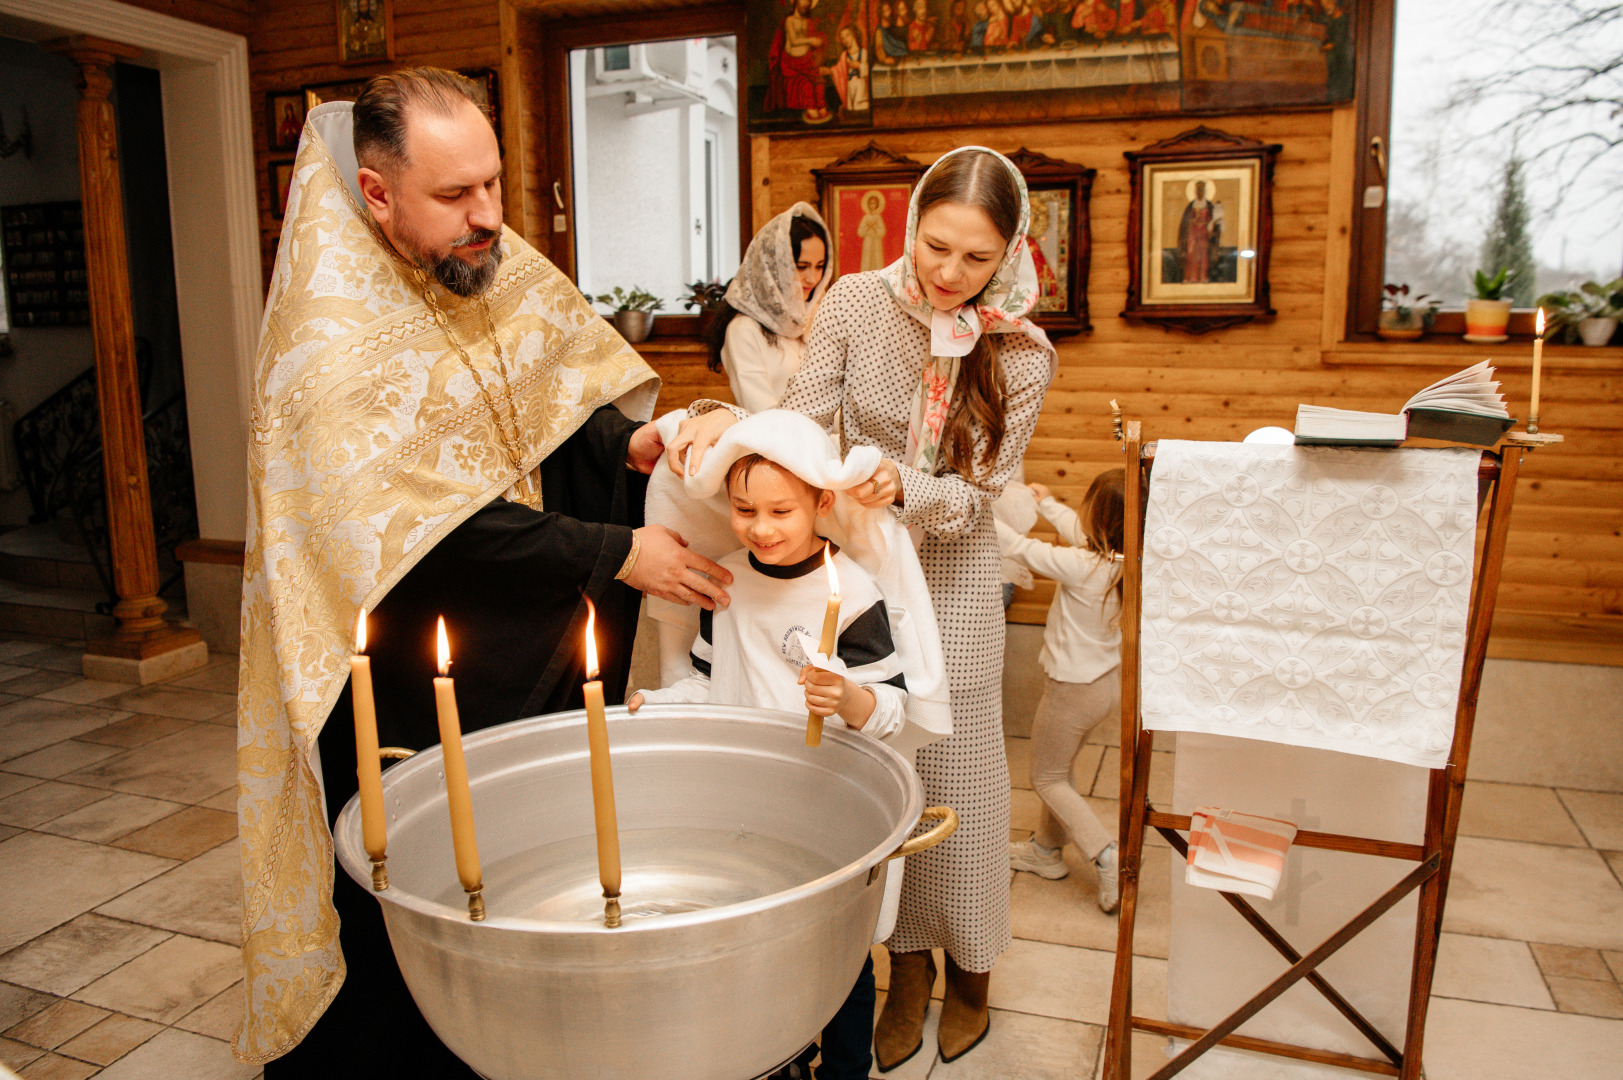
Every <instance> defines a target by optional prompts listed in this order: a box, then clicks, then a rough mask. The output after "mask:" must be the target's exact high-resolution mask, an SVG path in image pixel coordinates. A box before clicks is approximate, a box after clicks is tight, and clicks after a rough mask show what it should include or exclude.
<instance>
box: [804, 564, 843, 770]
mask: <svg viewBox="0 0 1623 1080" xmlns="http://www.w3.org/2000/svg"><path fill="white" fill-rule="evenodd" d="M823 565H824V566H826V567H827V568H828V608H827V609H826V610H825V611H824V612H823V636H822V638H821V639H820V640H819V641H818V642H817V649H818V651H819V652H821V653H822V654H823V655H824V656H829V657H832V656H833V655H834V642H835V640H836V639H837V638H838V636H839V632H840V575H839V574H837V573H835V572H834V545H833V544H830V543H829V542H828V541H827V540H824V541H823ZM822 741H823V718H822V717H821V716H818V715H817V714H816V713H814V712H810V711H808V712H807V713H806V745H807V746H817V745H819V744H821V743H822Z"/></svg>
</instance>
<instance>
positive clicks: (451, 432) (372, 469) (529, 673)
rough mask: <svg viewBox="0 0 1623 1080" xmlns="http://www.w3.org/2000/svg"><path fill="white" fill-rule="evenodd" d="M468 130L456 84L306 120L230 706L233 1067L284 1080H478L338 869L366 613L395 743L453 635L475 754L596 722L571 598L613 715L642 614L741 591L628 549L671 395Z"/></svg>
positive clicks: (480, 117)
mask: <svg viewBox="0 0 1623 1080" xmlns="http://www.w3.org/2000/svg"><path fill="white" fill-rule="evenodd" d="M476 102H477V91H476V89H475V88H474V86H473V84H472V83H471V82H469V81H468V80H467V79H464V78H463V77H461V76H459V75H457V74H455V73H453V72H449V71H443V70H439V69H435V68H416V69H410V70H405V71H399V72H394V73H391V74H388V75H381V76H378V77H376V78H374V79H372V80H371V81H370V82H368V83H367V85H366V88H365V90H364V91H363V93H362V94H361V96H360V99H359V100H358V101H357V102H355V103H354V104H353V105H351V104H350V103H347V102H346V103H334V104H330V105H324V106H321V107H319V108H317V109H314V110H312V111H311V114H310V117H309V122H308V124H307V126H306V129H305V132H304V136H303V140H302V142H301V145H300V148H299V154H298V159H297V161H296V163H295V165H294V179H293V183H292V188H291V190H290V192H289V195H288V207H287V213H286V225H285V227H284V229H283V232H282V239H281V244H280V249H279V251H278V254H277V261H276V269H275V272H274V274H273V276H272V279H271V286H270V295H269V297H268V299H267V302H266V312H265V321H264V325H263V328H262V330H261V334H260V344H259V356H258V371H257V375H256V382H255V386H254V408H253V421H252V432H251V440H252V445H251V447H250V452H249V513H248V541H247V557H246V562H245V565H244V575H243V610H242V660H241V672H240V678H239V688H240V689H239V696H238V772H239V792H238V806H239V816H240V823H239V824H240V837H241V847H242V869H243V909H244V910H243V932H244V940H243V946H242V948H243V959H244V964H245V968H246V981H245V982H244V987H245V994H246V1010H245V1012H246V1017H245V1022H244V1025H243V1028H242V1031H241V1033H240V1034H239V1036H238V1038H237V1042H236V1047H235V1050H236V1053H237V1056H238V1057H239V1058H241V1059H242V1060H244V1061H248V1062H266V1063H268V1064H267V1068H266V1076H267V1077H269V1078H271V1080H277V1078H281V1077H294V1076H297V1077H300V1078H301V1080H307V1078H319V1077H328V1076H333V1077H338V1076H359V1075H398V1076H434V1077H436V1078H439V1077H469V1078H471V1077H473V1075H474V1074H473V1073H472V1072H471V1071H470V1070H469V1069H468V1068H467V1067H466V1066H465V1065H463V1064H462V1063H461V1062H460V1061H458V1060H456V1059H455V1058H454V1057H453V1056H452V1055H451V1054H450V1052H449V1051H448V1050H446V1049H445V1047H444V1046H443V1045H442V1044H440V1042H439V1041H438V1039H436V1038H435V1037H434V1034H433V1032H432V1031H431V1030H430V1029H429V1028H428V1026H427V1024H426V1023H425V1022H424V1021H423V1019H422V1017H421V1015H420V1014H419V1013H418V1011H417V1009H416V1007H415V1005H414V1004H413V1002H412V1000H411V997H410V994H409V993H408V992H407V991H406V988H405V985H404V983H403V981H402V980H401V977H400V973H399V970H398V968H397V967H396V966H395V963H394V957H393V954H392V952H391V951H390V948H389V942H388V937H387V935H386V933H385V931H384V928H383V923H382V918H381V914H380V911H379V907H378V904H377V902H376V900H375V899H374V898H373V897H372V896H371V895H370V892H369V890H367V889H364V888H362V887H360V886H357V885H356V884H355V883H354V882H353V881H351V880H350V879H349V877H348V876H347V875H346V874H344V873H342V872H341V871H337V870H336V868H335V865H334V861H333V847H332V835H331V831H330V828H331V823H332V820H333V819H334V818H335V817H336V815H337V812H338V810H339V809H340V808H341V807H342V806H343V805H344V803H345V802H346V801H347V800H348V798H349V796H350V795H352V794H353V793H354V791H355V788H356V780H355V743H354V733H353V728H352V726H351V708H350V704H349V692H348V687H347V675H348V672H349V664H348V658H349V656H350V655H351V653H352V651H353V649H354V645H355V641H354V633H355V625H356V618H357V615H358V613H359V612H360V611H361V610H363V609H365V610H366V611H368V612H370V618H369V624H368V630H369V633H368V652H369V654H370V655H371V657H372V672H373V682H374V685H375V687H376V700H377V715H378V728H379V735H380V737H381V741H382V742H383V743H384V744H385V745H398V746H405V747H408V748H411V749H421V748H423V747H427V746H431V745H433V744H435V743H437V742H438V741H439V734H438V729H437V727H436V722H435V712H434V698H433V688H432V684H431V679H432V677H433V675H434V673H435V672H434V663H435V660H434V652H435V650H434V636H433V634H434V623H435V620H436V619H437V618H438V617H439V616H441V615H443V616H444V617H445V621H446V626H447V628H448V631H449V635H450V638H451V643H452V649H453V655H454V658H455V664H456V668H455V673H456V679H457V693H458V697H459V699H460V703H461V707H462V708H461V711H462V717H463V724H464V727H465V728H467V729H474V728H478V727H484V726H488V725H490V724H496V723H502V722H505V721H508V720H513V719H517V718H519V717H522V716H528V715H531V714H535V713H543V712H551V711H556V710H560V709H568V708H574V707H578V706H579V705H580V704H581V693H580V685H581V682H582V654H581V641H582V630H583V626H584V614H585V598H587V597H590V598H592V599H593V600H594V601H595V603H596V605H597V610H598V616H599V641H600V644H601V649H602V667H603V681H604V684H605V688H606V690H608V691H609V693H610V695H611V696H612V697H614V698H615V699H616V700H618V698H620V697H622V696H623V693H624V687H625V681H626V676H627V672H628V667H629V663H630V655H631V642H632V637H633V634H634V631H635V626H636V619H637V610H638V601H639V593H640V592H642V591H646V592H650V593H653V594H655V595H659V596H663V597H666V598H667V599H673V600H677V601H680V602H683V603H690V604H691V603H697V604H700V605H702V606H704V607H707V608H710V607H713V606H715V605H716V604H725V603H726V602H727V597H726V592H725V586H726V585H727V584H728V582H729V581H730V575H729V574H728V573H727V572H726V571H725V570H723V569H721V568H720V567H719V566H717V565H716V564H715V563H713V562H711V561H710V560H708V559H705V558H703V557H701V556H699V555H697V554H694V553H692V552H689V551H688V550H687V549H686V547H685V545H684V544H683V543H682V541H681V538H680V537H679V536H677V535H676V534H675V533H673V532H671V531H670V530H668V529H663V528H660V527H657V526H656V527H643V526H642V522H641V513H642V502H643V486H644V484H645V483H646V474H647V473H648V472H649V471H650V470H651V469H652V467H653V465H654V464H655V463H656V462H657V461H658V460H659V457H660V454H661V452H662V449H663V447H662V444H661V443H660V440H659V436H658V434H657V433H656V432H655V430H654V427H653V425H652V424H648V423H646V421H647V420H648V418H649V416H650V414H651V413H652V410H653V406H654V399H655V396H656V395H657V393H658V388H659V380H658V377H657V376H656V375H655V374H654V372H653V371H652V370H651V369H650V368H649V367H648V366H647V365H646V364H645V363H643V361H642V359H641V358H640V357H639V356H638V355H637V353H636V352H635V351H633V350H632V349H631V348H630V347H629V346H628V345H626V343H625V342H624V341H623V340H621V338H620V337H619V336H618V335H617V334H616V333H615V332H614V330H613V329H612V328H611V327H610V326H609V325H608V324H607V323H605V322H604V321H603V320H602V319H601V318H599V317H598V316H597V315H596V314H595V313H594V312H593V311H592V309H591V307H590V306H589V305H588V304H587V303H586V302H585V300H584V299H583V298H582V297H581V295H580V293H579V292H577V291H576V290H575V288H574V286H573V285H572V284H571V283H570V281H569V280H568V279H567V278H565V277H564V276H563V275H562V274H561V273H559V271H558V270H557V269H556V268H555V267H553V266H552V264H551V263H549V262H548V261H547V260H546V259H545V258H543V257H542V256H541V255H540V254H539V253H537V252H536V251H535V250H534V249H533V248H531V247H530V246H529V245H528V244H526V243H525V242H524V241H523V240H522V239H521V238H520V237H519V236H518V235H517V234H515V233H514V232H512V231H511V230H509V229H504V228H503V227H502V215H501V205H502V204H501V181H502V175H501V174H502V164H501V157H500V151H499V148H498V145H497V141H496V138H495V133H494V131H493V130H492V128H491V125H490V123H489V121H488V120H487V119H486V117H485V115H484V113H483V112H482V111H481V109H480V108H479V106H478V105H477V104H476ZM340 928H341V930H340Z"/></svg>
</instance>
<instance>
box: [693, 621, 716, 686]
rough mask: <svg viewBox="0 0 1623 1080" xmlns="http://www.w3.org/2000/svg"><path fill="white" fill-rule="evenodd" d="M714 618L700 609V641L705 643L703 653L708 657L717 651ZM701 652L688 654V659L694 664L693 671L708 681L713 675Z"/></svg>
mask: <svg viewBox="0 0 1623 1080" xmlns="http://www.w3.org/2000/svg"><path fill="white" fill-rule="evenodd" d="M713 618H714V616H713V615H712V613H711V612H709V611H707V610H705V609H704V608H700V609H699V641H701V642H703V643H704V649H703V652H704V653H705V655H706V656H710V655H713V653H714V651H715V650H714V642H715V633H714V623H713V621H712V620H713ZM699 652H700V650H699V649H694V650H693V651H692V652H691V653H689V654H688V659H689V660H690V661H692V662H693V670H694V671H697V672H698V673H699V674H700V675H703V676H704V677H705V678H707V679H708V678H710V677H711V675H710V661H709V660H706V659H704V658H702V657H700V656H699Z"/></svg>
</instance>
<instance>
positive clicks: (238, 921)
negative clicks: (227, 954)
mask: <svg viewBox="0 0 1623 1080" xmlns="http://www.w3.org/2000/svg"><path fill="white" fill-rule="evenodd" d="M97 912H98V913H99V914H102V915H107V916H109V917H111V918H115V919H126V920H128V921H130V922H138V923H141V924H143V925H145V926H155V927H157V928H159V929H160V930H173V931H175V932H176V933H181V934H190V935H192V936H194V937H200V938H208V939H210V940H212V941H219V942H224V943H226V944H228V945H236V944H238V943H239V942H240V941H241V937H242V862H241V856H239V855H238V853H237V844H236V841H234V840H232V841H228V842H226V843H224V844H221V845H220V846H219V847H216V848H215V849H214V850H212V851H209V852H207V853H205V854H202V855H199V856H198V857H197V858H195V859H193V860H192V861H191V862H188V863H184V864H182V865H180V866H177V867H175V869H173V870H171V871H169V872H168V873H167V874H164V875H163V876H162V877H157V878H154V879H153V880H151V881H149V882H147V883H146V884H145V885H142V886H141V887H140V888H138V889H132V890H130V891H129V892H127V893H125V894H124V895H122V896H120V897H118V898H117V899H116V900H113V901H112V902H111V903H108V904H104V905H102V906H101V907H100V908H98V909H97Z"/></svg>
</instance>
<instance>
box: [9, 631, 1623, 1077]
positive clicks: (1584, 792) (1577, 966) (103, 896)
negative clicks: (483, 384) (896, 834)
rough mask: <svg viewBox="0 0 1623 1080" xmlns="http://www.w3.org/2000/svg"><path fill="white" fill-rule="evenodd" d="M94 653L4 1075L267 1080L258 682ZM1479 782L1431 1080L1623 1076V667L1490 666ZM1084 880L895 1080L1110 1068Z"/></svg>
mask: <svg viewBox="0 0 1623 1080" xmlns="http://www.w3.org/2000/svg"><path fill="white" fill-rule="evenodd" d="M1035 637H1036V630H1035V628H1030V627H1014V628H1011V635H1010V648H1009V655H1010V656H1011V657H1021V658H1023V659H1022V660H1021V661H1020V663H1019V664H1018V665H1017V666H1014V667H1011V668H1010V670H1009V672H1008V675H1007V678H1006V681H1005V702H1006V722H1005V728H1006V732H1007V736H1008V738H1007V745H1008V750H1009V763H1010V773H1011V775H1012V777H1013V781H1014V784H1015V791H1014V822H1013V824H1014V827H1015V836H1016V837H1024V836H1027V835H1029V830H1030V829H1031V828H1032V827H1033V826H1034V825H1035V823H1036V818H1037V814H1038V809H1039V804H1038V802H1037V799H1036V797H1035V795H1033V794H1032V792H1031V791H1030V782H1029V779H1028V772H1029V768H1028V764H1027V762H1028V741H1029V740H1028V738H1027V736H1028V735H1029V726H1030V718H1031V713H1032V709H1033V707H1034V706H1035V704H1036V699H1035V694H1036V692H1037V690H1038V688H1039V687H1040V680H1038V679H1037V678H1036V677H1035V675H1034V665H1031V664H1030V660H1029V658H1030V657H1033V656H1035V655H1036V651H1037V650H1036V648H1035V646H1034V641H1035ZM78 656H79V654H78V652H77V651H76V650H73V649H71V648H67V647H64V646H61V645H56V644H47V643H44V642H26V641H14V642H0V1062H4V1063H5V1064H6V1065H9V1066H10V1067H11V1068H13V1069H16V1070H17V1071H18V1072H20V1073H21V1075H22V1076H24V1077H29V1078H57V1077H69V1078H79V1077H89V1076H101V1077H103V1078H106V1080H144V1078H158V1080H193V1078H196V1080H232V1078H238V1077H241V1078H248V1077H254V1076H257V1075H258V1070H257V1069H254V1068H249V1067H245V1066H242V1065H240V1064H237V1063H236V1062H234V1061H233V1060H232V1059H231V1056H230V1053H229V1050H228V1047H227V1042H226V1040H228V1039H229V1038H230V1037H231V1034H232V1033H233V1031H234V1029H235V1025H236V1022H237V1018H238V1015H239V1013H238V1009H239V1008H240V1004H239V1001H240V994H241V988H240V985H239V979H240V976H241V968H240V964H239V960H238V956H237V952H236V944H237V937H238V921H239V909H240V897H239V885H238V877H237V861H236V860H237V856H236V847H235V821H234V810H235V793H234V786H235V782H234V766H233V747H234V737H233V732H232V723H233V711H232V710H233V703H234V698H233V694H234V692H235V688H236V666H235V660H234V658H226V659H222V660H220V661H217V662H216V663H214V664H213V665H211V666H210V667H209V668H207V669H205V670H204V671H202V672H198V673H194V674H192V675H189V676H185V677H182V678H180V679H176V680H174V681H173V682H171V683H168V684H164V685H161V686H156V687H148V688H145V689H140V690H132V689H131V688H129V687H125V686H119V685H114V684H108V683H97V682H92V681H89V680H85V679H82V678H79V677H78V676H77V674H76V672H77V669H78ZM1109 727H1110V726H1109V725H1107V728H1109ZM1116 741H1117V740H1116V735H1115V732H1114V731H1113V730H1103V731H1100V732H1098V733H1096V738H1095V740H1094V741H1092V742H1090V744H1089V745H1088V746H1086V747H1084V749H1083V751H1082V753H1081V754H1080V755H1078V757H1077V760H1076V765H1075V768H1074V771H1073V780H1074V782H1075V783H1076V784H1077V786H1078V788H1079V789H1080V790H1081V791H1083V792H1084V793H1085V794H1087V795H1088V796H1089V798H1090V799H1092V800H1093V802H1094V803H1095V805H1096V806H1097V807H1098V809H1099V810H1100V813H1101V816H1103V817H1105V820H1107V821H1111V820H1114V814H1115V810H1116V805H1117V804H1116V799H1115V796H1116V769H1117V763H1118V761H1119V758H1118V756H1117V753H1118V752H1117V749H1116V747H1115V745H1114V744H1115V742H1116ZM1158 745H1159V744H1158ZM1160 752H1161V753H1163V754H1164V755H1165V757H1164V758H1163V759H1162V760H1161V761H1159V762H1158V765H1167V764H1170V763H1171V760H1172V757H1173V755H1172V745H1171V742H1170V740H1169V741H1168V743H1167V744H1166V746H1165V747H1164V748H1163V749H1162V750H1161V751H1160ZM1472 775H1473V777H1480V779H1473V780H1472V782H1471V783H1470V784H1469V785H1468V786H1467V792H1466V799H1465V810H1464V816H1463V820H1462V824H1461V833H1462V839H1461V841H1460V844H1459V851H1458V861H1457V863H1456V866H1455V872H1454V883H1453V888H1452V892H1451V897H1450V901H1449V909H1448V917H1447V921H1446V930H1447V933H1446V934H1445V935H1444V941H1443V950H1442V955H1441V960H1440V963H1439V965H1438V972H1437V985H1436V994H1435V997H1434V999H1433V1004H1432V1009H1431V1021H1430V1024H1429V1027H1428V1031H1427V1043H1426V1052H1425V1058H1426V1072H1427V1075H1428V1076H1429V1077H1431V1078H1432V1080H1524V1078H1525V1080H1534V1078H1537V1080H1545V1078H1550V1077H1560V1078H1561V1080H1591V1078H1593V1080H1602V1078H1610V1077H1615V1076H1617V1075H1619V1073H1618V1062H1619V1061H1623V990H1620V989H1619V982H1620V980H1623V884H1620V875H1623V670H1618V669H1606V668H1579V667H1570V666H1562V665H1546V664H1526V663H1509V662H1492V663H1490V665H1489V671H1488V675H1487V677H1486V679H1485V688H1484V692H1483V704H1482V709H1481V712H1480V715H1479V725H1478V737H1477V740H1476V753H1475V755H1474V756H1473V765H1472ZM1157 776H1159V777H1160V778H1162V779H1163V780H1169V779H1170V776H1171V770H1170V769H1167V768H1161V769H1159V770H1158V772H1157ZM1154 794H1158V795H1159V796H1160V797H1161V798H1163V799H1164V798H1165V797H1166V794H1167V793H1166V792H1164V791H1163V792H1159V793H1154ZM1170 855H1171V853H1170V851H1168V850H1167V849H1166V847H1165V846H1164V845H1160V844H1157V845H1155V846H1153V847H1152V848H1151V849H1150V851H1149V853H1148V856H1147V858H1146V868H1145V875H1144V880H1145V891H1144V893H1143V895H1142V899H1141V914H1140V921H1139V927H1140V929H1139V934H1138V951H1139V953H1140V955H1139V956H1138V959H1137V962H1136V965H1135V969H1136V979H1137V985H1138V987H1139V993H1140V995H1141V996H1140V1007H1141V1010H1142V1011H1145V1012H1149V1013H1152V1014H1153V1013H1154V1012H1155V1011H1156V1010H1155V1007H1154V1003H1155V1002H1156V1000H1157V998H1158V996H1160V995H1161V994H1162V989H1161V988H1163V987H1164V986H1165V982H1166V967H1167V959H1166V957H1167V940H1168V927H1167V918H1168V886H1167V879H1168V871H1167V860H1168V859H1169V858H1170ZM1067 857H1068V858H1069V859H1070V860H1071V862H1072V865H1073V867H1074V868H1075V872H1073V873H1072V874H1071V876H1070V877H1068V878H1066V879H1064V880H1062V881H1044V880H1042V879H1039V878H1037V877H1034V876H1033V875H1030V874H1017V875H1015V880H1014V886H1013V912H1012V914H1013V923H1014V932H1015V937H1016V941H1015V945H1014V948H1013V949H1012V950H1010V952H1009V953H1007V954H1006V955H1005V956H1004V957H1003V958H1002V959H1001V960H1000V962H999V964H998V967H997V970H996V973H995V974H994V975H993V979H992V1005H993V1008H994V1010H995V1012H994V1017H993V1024H992V1031H991V1034H990V1035H989V1036H988V1037H987V1039H986V1041H985V1042H984V1043H982V1045H981V1046H980V1047H978V1048H977V1049H976V1050H974V1051H973V1052H972V1053H970V1054H968V1055H966V1056H965V1057H963V1058H961V1059H960V1060H958V1061H955V1062H953V1063H951V1064H941V1063H939V1062H938V1061H936V1060H934V1058H933V1056H931V1055H929V1054H925V1053H921V1054H919V1055H918V1056H917V1057H915V1058H914V1059H913V1060H912V1061H910V1062H908V1063H907V1064H905V1065H904V1066H902V1067H901V1068H899V1069H897V1070H895V1071H893V1072H891V1073H889V1074H888V1078H890V1080H919V1078H923V1077H931V1078H933V1080H971V1078H976V1080H979V1078H986V1080H991V1078H997V1080H1048V1078H1055V1080H1057V1078H1060V1077H1064V1078H1066V1080H1072V1078H1075V1077H1079V1076H1088V1075H1092V1074H1094V1073H1095V1072H1096V1071H1097V1069H1098V1065H1099V1057H1100V1051H1101V1047H1102V1045H1103V1029H1102V1026H1101V1025H1102V1024H1103V1022H1104V1020H1105V1016H1106V1009H1107V1007H1108V1002H1109V992H1110V969H1111V963H1112V953H1111V950H1112V949H1113V947H1114V941H1115V925H1116V924H1115V920H1114V918H1112V917H1107V916H1105V915H1102V914H1100V912H1099V911H1098V909H1097V907H1095V905H1094V903H1093V888H1094V885H1093V875H1092V872H1091V869H1089V868H1087V867H1084V866H1083V865H1082V862H1081V860H1080V859H1079V858H1078V856H1077V854H1076V853H1075V852H1074V851H1069V852H1067ZM878 955H879V958H880V960H881V963H880V971H879V975H880V986H881V988H883V987H884V986H885V984H886V974H887V972H886V970H885V966H884V964H883V959H884V954H883V950H878ZM939 991H940V987H939V985H938V988H937V993H938V995H939ZM882 1000H883V995H881V1001H882ZM938 1012H939V1005H934V1006H932V1008H931V1012H930V1021H929V1027H928V1029H927V1031H926V1040H927V1043H926V1045H927V1046H930V1047H932V1048H933V1045H934V1031H935V1022H936V1017H937V1014H938ZM1134 1045H1135V1054H1134V1058H1135V1073H1137V1074H1138V1075H1140V1076H1146V1075H1148V1073H1149V1072H1150V1071H1152V1070H1153V1069H1154V1068H1155V1067H1157V1066H1158V1065H1159V1064H1160V1063H1161V1062H1162V1061H1164V1058H1163V1057H1161V1053H1160V1051H1161V1047H1160V1045H1159V1040H1156V1039H1152V1038H1149V1037H1145V1036H1139V1037H1138V1038H1136V1039H1135V1044H1134ZM876 1075H877V1074H876ZM1338 1075H1340V1074H1338ZM1346 1075H1355V1074H1351V1073H1349V1074H1346Z"/></svg>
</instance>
